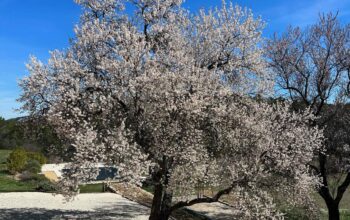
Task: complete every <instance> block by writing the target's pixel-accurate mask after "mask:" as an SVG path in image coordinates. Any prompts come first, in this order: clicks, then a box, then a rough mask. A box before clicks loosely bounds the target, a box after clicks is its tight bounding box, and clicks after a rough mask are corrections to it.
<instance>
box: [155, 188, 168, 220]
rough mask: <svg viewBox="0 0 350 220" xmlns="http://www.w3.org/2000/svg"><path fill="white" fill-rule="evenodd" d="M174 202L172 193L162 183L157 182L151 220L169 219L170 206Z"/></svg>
mask: <svg viewBox="0 0 350 220" xmlns="http://www.w3.org/2000/svg"><path fill="white" fill-rule="evenodd" d="M171 202H172V193H171V192H167V189H166V187H165V186H163V185H162V184H157V185H156V186H155V189H154V197H153V202H152V208H151V215H150V217H149V220H168V219H169V217H170V214H171V213H170V208H171Z"/></svg>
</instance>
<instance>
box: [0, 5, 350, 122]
mask: <svg viewBox="0 0 350 220" xmlns="http://www.w3.org/2000/svg"><path fill="white" fill-rule="evenodd" d="M233 2H234V3H237V4H239V5H241V6H245V7H248V8H251V9H252V10H253V13H254V14H255V15H257V16H258V15H260V16H262V18H263V19H264V20H265V21H266V22H267V27H266V29H265V32H264V36H266V37H269V36H271V35H272V34H273V33H274V32H279V33H280V32H282V31H284V30H285V29H286V27H287V26H288V25H289V24H291V25H293V26H301V27H305V26H307V25H309V24H312V23H313V22H315V21H316V20H317V18H318V15H319V13H320V12H326V13H327V12H330V11H331V12H337V11H339V19H340V20H341V22H342V23H344V24H345V23H350V0H237V1H233ZM220 5H221V0H187V1H186V2H185V4H184V6H185V7H186V8H188V9H189V10H190V11H192V12H196V11H198V9H200V8H210V7H215V6H220ZM79 14H80V8H79V7H78V6H77V5H76V4H75V3H74V2H73V0H0V116H2V117H5V118H7V119H8V118H13V117H17V116H19V115H20V114H19V113H18V112H15V111H14V109H16V108H18V107H19V105H20V104H19V103H17V102H16V99H17V98H18V96H19V94H20V89H19V88H18V86H17V81H18V79H20V78H22V77H23V76H25V75H26V74H28V73H27V71H26V69H25V63H26V62H27V60H28V57H29V55H35V56H37V57H38V58H39V59H41V60H42V61H44V62H45V61H46V60H47V59H48V57H49V53H48V52H49V51H50V50H54V49H64V48H66V47H67V46H68V40H69V38H72V37H74V34H73V27H74V25H75V24H76V23H77V22H78V19H79Z"/></svg>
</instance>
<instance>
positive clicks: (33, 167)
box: [25, 159, 41, 174]
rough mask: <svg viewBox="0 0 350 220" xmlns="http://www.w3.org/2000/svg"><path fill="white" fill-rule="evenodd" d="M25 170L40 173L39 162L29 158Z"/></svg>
mask: <svg viewBox="0 0 350 220" xmlns="http://www.w3.org/2000/svg"><path fill="white" fill-rule="evenodd" d="M25 170H26V171H28V172H29V173H32V174H37V173H40V171H41V164H40V162H39V161H37V160H33V159H29V160H28V162H27V164H26V166H25Z"/></svg>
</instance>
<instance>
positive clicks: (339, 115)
mask: <svg viewBox="0 0 350 220" xmlns="http://www.w3.org/2000/svg"><path fill="white" fill-rule="evenodd" d="M349 45H350V26H349V25H346V26H342V25H341V24H340V23H339V21H338V20H337V16H336V15H333V14H328V15H321V16H320V19H319V21H318V22H317V23H316V24H315V25H312V26H311V27H309V28H307V29H305V30H304V31H302V30H301V29H300V28H292V27H290V28H289V29H288V31H287V32H286V33H284V34H283V35H282V36H277V35H275V36H274V38H273V39H271V40H269V42H268V43H267V48H266V53H267V57H268V59H269V64H270V67H271V70H272V71H273V72H274V73H275V74H276V75H277V78H276V79H277V88H278V91H277V95H278V96H282V97H284V98H287V99H290V100H291V101H293V103H294V109H305V108H310V109H311V110H312V112H313V114H314V115H315V116H319V117H320V118H319V120H318V121H317V123H316V124H317V125H319V126H320V127H322V128H324V134H325V137H326V140H327V141H326V142H325V145H326V152H325V154H323V153H319V154H318V155H317V159H316V160H317V165H315V164H312V165H310V167H312V169H313V171H314V172H316V173H317V174H318V175H319V176H320V177H321V178H322V183H323V185H322V187H320V188H319V194H320V195H321V196H322V198H323V199H324V201H325V202H326V204H327V207H328V211H329V219H339V202H340V201H341V199H342V196H343V194H344V192H345V190H346V189H347V187H348V186H349V184H350V172H349V166H348V164H349V157H348V156H349V150H348V146H349V138H348V133H347V132H348V128H349V123H350V121H349V118H348V116H347V115H348V114H349V113H348V111H349V108H348V101H349V99H348V92H347V86H348V82H349V80H348V75H349V67H350V62H349V55H350V50H349V49H350V47H349ZM333 178H339V182H338V185H337V186H336V189H335V191H334V193H332V192H333V190H332V189H331V186H330V184H329V182H330V181H331V179H333Z"/></svg>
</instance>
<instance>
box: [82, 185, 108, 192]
mask: <svg viewBox="0 0 350 220" xmlns="http://www.w3.org/2000/svg"><path fill="white" fill-rule="evenodd" d="M79 189H80V193H102V192H103V184H102V183H97V184H86V185H81V186H80V187H79Z"/></svg>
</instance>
